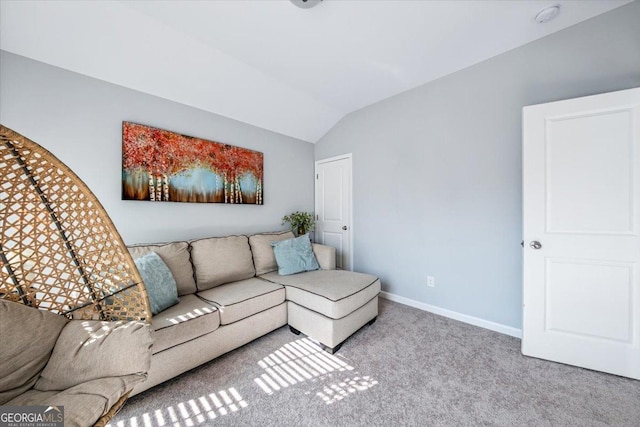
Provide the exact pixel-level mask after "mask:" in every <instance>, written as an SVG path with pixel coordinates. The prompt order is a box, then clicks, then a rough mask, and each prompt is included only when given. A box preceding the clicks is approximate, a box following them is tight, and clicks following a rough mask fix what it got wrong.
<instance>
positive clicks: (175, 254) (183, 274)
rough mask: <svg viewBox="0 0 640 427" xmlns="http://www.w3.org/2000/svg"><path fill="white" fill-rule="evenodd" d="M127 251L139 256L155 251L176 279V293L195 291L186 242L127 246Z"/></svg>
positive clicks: (184, 293) (182, 293)
mask: <svg viewBox="0 0 640 427" xmlns="http://www.w3.org/2000/svg"><path fill="white" fill-rule="evenodd" d="M127 249H129V253H130V254H131V256H132V257H133V258H134V259H135V258H139V257H141V256H143V255H146V254H148V253H149V252H155V253H157V254H158V255H160V258H162V260H163V261H164V263H165V264H167V267H169V270H171V274H172V275H173V278H174V279H175V280H176V285H177V287H178V295H179V296H182V295H188V294H193V293H195V292H196V282H195V280H194V278H193V268H192V267H191V257H190V255H189V244H188V243H187V242H173V243H166V244H150V245H134V246H128V247H127Z"/></svg>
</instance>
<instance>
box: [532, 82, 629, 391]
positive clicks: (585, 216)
mask: <svg viewBox="0 0 640 427" xmlns="http://www.w3.org/2000/svg"><path fill="white" fill-rule="evenodd" d="M639 156H640V88H638V89H630V90H624V91H619V92H612V93H608V94H602V95H596V96H589V97H584V98H577V99H573V100H567V101H559V102H552V103H549V104H542V105H534V106H531V107H525V108H524V110H523V191H524V196H523V203H524V206H523V212H524V243H525V245H524V278H523V281H524V288H523V291H524V292H523V302H524V307H523V331H522V353H523V354H525V355H528V356H534V357H539V358H543V359H548V360H553V361H557V362H562V363H567V364H571V365H576V366H581V367H584V368H589V369H594V370H598V371H604V372H609V373H612V374H616V375H622V376H625V377H631V378H636V379H640V274H639V273H640V272H639V270H638V268H639V262H640V237H639V231H640V227H639V216H640V203H639V201H640V160H639V158H640V157H639Z"/></svg>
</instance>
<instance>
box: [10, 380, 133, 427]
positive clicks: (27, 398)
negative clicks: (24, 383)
mask: <svg viewBox="0 0 640 427" xmlns="http://www.w3.org/2000/svg"><path fill="white" fill-rule="evenodd" d="M144 380H145V376H144V375H125V376H122V377H111V378H98V379H95V380H92V381H87V382H85V383H82V384H78V385H77V386H74V387H71V388H68V389H66V390H62V391H58V390H55V391H40V390H34V389H32V390H29V391H27V392H26V393H23V394H21V395H20V396H17V397H16V398H15V399H13V400H11V401H10V402H8V403H7V405H15V406H26V405H38V406H64V425H65V426H92V425H94V424H95V423H96V421H98V420H99V419H100V417H102V416H103V415H105V414H106V413H107V412H108V411H109V410H110V409H111V407H113V405H115V404H116V403H117V402H118V400H119V399H120V398H121V397H122V396H124V395H125V394H126V393H127V392H129V391H130V390H132V389H133V388H134V387H135V386H136V385H137V384H138V383H140V382H142V381H144Z"/></svg>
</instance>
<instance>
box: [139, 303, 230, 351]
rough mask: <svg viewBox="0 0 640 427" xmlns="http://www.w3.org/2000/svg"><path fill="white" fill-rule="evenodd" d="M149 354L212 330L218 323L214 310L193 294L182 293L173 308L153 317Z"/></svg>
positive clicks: (215, 310) (216, 313)
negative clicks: (151, 343) (152, 340)
mask: <svg viewBox="0 0 640 427" xmlns="http://www.w3.org/2000/svg"><path fill="white" fill-rule="evenodd" d="M151 324H152V326H153V329H154V338H155V341H154V343H153V347H152V348H151V352H152V353H153V354H156V353H159V352H161V351H163V350H166V349H168V348H171V347H174V346H176V345H179V344H182V343H185V342H187V341H190V340H192V339H194V338H198V337H200V336H202V335H206V334H208V333H210V332H213V331H215V330H216V329H218V327H219V326H220V314H219V313H218V309H217V308H216V307H214V306H212V305H211V304H208V303H207V302H205V301H203V300H201V299H200V298H198V297H196V296H195V295H185V296H183V297H182V298H180V302H179V303H178V304H177V305H174V306H173V307H170V308H168V309H167V310H165V311H163V312H161V313H159V314H157V315H155V316H153V319H151Z"/></svg>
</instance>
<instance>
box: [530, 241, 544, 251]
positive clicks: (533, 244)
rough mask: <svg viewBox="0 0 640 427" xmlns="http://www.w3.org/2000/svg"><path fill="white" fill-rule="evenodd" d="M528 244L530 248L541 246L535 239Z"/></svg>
mask: <svg viewBox="0 0 640 427" xmlns="http://www.w3.org/2000/svg"><path fill="white" fill-rule="evenodd" d="M529 246H531V249H536V250H537V249H540V248H541V247H542V243H540V242H538V241H537V240H534V241H533V242H531V243H529Z"/></svg>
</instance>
